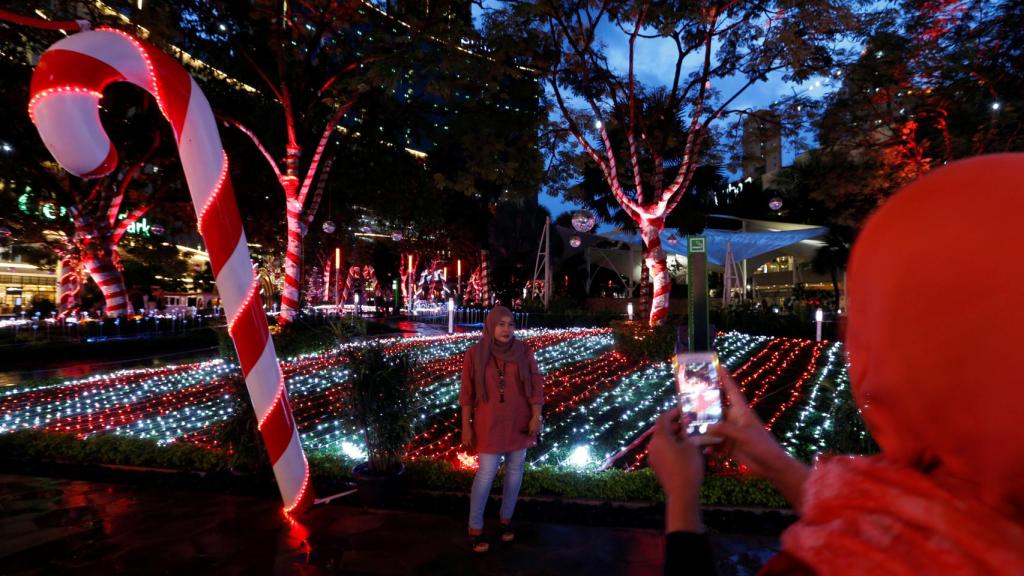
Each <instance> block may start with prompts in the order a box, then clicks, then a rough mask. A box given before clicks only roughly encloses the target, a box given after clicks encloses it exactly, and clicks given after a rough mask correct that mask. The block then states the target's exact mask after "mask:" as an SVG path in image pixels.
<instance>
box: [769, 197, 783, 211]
mask: <svg viewBox="0 0 1024 576" xmlns="http://www.w3.org/2000/svg"><path fill="white" fill-rule="evenodd" d="M768 207H769V208H771V209H772V211H775V212H778V211H779V210H780V209H781V208H782V198H779V197H778V196H775V197H774V198H772V199H771V200H769V201H768Z"/></svg>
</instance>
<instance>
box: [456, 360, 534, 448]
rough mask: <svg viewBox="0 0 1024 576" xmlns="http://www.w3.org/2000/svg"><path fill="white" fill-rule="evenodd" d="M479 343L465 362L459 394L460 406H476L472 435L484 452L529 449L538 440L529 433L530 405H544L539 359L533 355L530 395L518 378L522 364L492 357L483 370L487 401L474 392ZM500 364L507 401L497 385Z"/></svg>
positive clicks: (477, 445)
mask: <svg viewBox="0 0 1024 576" xmlns="http://www.w3.org/2000/svg"><path fill="white" fill-rule="evenodd" d="M476 348H477V346H476V345H474V346H472V347H471V348H470V349H469V350H468V351H467V352H466V356H465V359H464V361H463V364H462V389H461V391H460V393H459V405H460V406H470V407H472V408H473V436H474V438H475V440H476V446H475V447H476V450H477V452H483V453H485V454H502V453H505V452H513V451H516V450H522V449H523V448H530V447H532V446H534V445H536V443H537V438H536V437H535V436H530V435H529V433H528V431H527V430H528V428H529V426H530V417H531V416H532V411H531V408H530V406H531V405H536V406H540V405H543V404H544V376H542V375H541V373H540V370H539V369H538V368H537V361H536V360H535V359H534V357H533V351H532V350H530V351H529V355H530V362H529V364H530V382H531V384H532V387H533V394H532V395H531V396H530V397H529V398H527V396H526V391H525V389H524V386H523V382H522V380H521V379H520V378H519V367H518V366H517V365H516V363H515V362H502V361H501V360H499V359H498V358H496V357H494V356H492V357H491V358H490V359H489V360H488V362H487V367H486V368H485V369H484V381H485V386H486V387H487V401H486V402H485V401H483V399H482V398H481V399H480V400H479V401H477V400H478V399H477V398H476V397H475V394H474V391H473V375H474V374H476V356H477V350H476ZM498 366H502V370H503V371H504V372H505V401H504V402H501V395H500V393H499V387H498V381H499V378H498Z"/></svg>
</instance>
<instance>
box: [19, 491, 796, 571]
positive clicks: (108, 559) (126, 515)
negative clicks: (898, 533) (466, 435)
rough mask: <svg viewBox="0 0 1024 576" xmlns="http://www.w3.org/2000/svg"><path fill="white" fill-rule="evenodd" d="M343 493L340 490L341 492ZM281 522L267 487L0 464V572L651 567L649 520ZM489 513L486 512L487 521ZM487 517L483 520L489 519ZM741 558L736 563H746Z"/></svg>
mask: <svg viewBox="0 0 1024 576" xmlns="http://www.w3.org/2000/svg"><path fill="white" fill-rule="evenodd" d="M349 498H351V497H349ZM342 501H343V500H338V501H335V503H332V504H328V505H321V506H317V507H315V508H313V510H311V511H310V512H309V513H307V514H306V515H304V516H303V517H302V520H301V522H297V523H293V524H290V523H288V522H287V521H285V519H284V517H283V515H282V514H281V511H280V503H279V502H277V501H276V500H273V499H269V498H258V497H247V496H232V495H224V494H211V493H208V492H193V491H184V490H168V489H162V488H155V487H136V486H128V485H122V484H106V483H99V482H84V481H77V480H61V479H53V478H39V477H31V476H19V475H10V474H3V475H0V573H2V574H19V575H44V574H47V575H48V574H62V573H74V574H189V575H190V576H191V575H194V574H214V573H215V574H303V575H318V574H356V575H371V574H374V575H375V574H439V575H447V574H452V575H455V574H484V575H490V574H509V575H534V574H536V575H546V574H551V575H556V574H557V575H566V574H568V575H582V574H601V575H614V574H629V575H638V574H660V573H661V570H662V567H661V558H662V535H661V533H660V531H658V530H649V529H622V528H604V527H593V526H575V525H567V524H556V523H539V522H522V523H519V524H517V527H518V528H517V536H518V537H517V540H516V542H515V543H514V544H510V545H506V544H502V543H500V542H493V541H492V550H491V552H489V553H487V554H482V555H481V554H474V553H472V552H471V551H470V549H469V546H468V540H467V537H466V536H465V520H464V519H462V518H461V516H459V515H456V514H452V515H443V516H442V515H433V514H423V513H417V512H397V511H383V510H369V509H364V508H360V507H356V506H352V505H340V504H338V502H342ZM489 522H491V521H489ZM489 529H490V530H492V532H493V530H495V529H496V528H495V527H494V526H489ZM712 543H713V547H714V548H715V551H716V559H717V560H718V563H719V566H720V573H721V574H753V573H754V571H755V570H756V565H757V564H759V563H760V562H762V561H764V559H766V557H767V556H768V555H770V554H771V553H772V551H773V550H774V549H775V547H776V546H777V541H776V540H775V539H773V538H770V537H753V536H734V535H717V534H716V535H713V537H712ZM748 564H752V566H749V567H747V566H746V565H748Z"/></svg>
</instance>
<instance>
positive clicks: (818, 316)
mask: <svg viewBox="0 0 1024 576" xmlns="http://www.w3.org/2000/svg"><path fill="white" fill-rule="evenodd" d="M824 319H825V313H824V312H823V311H822V310H821V308H818V310H817V312H815V313H814V323H815V324H817V325H818V327H817V330H816V331H815V336H814V339H815V341H816V342H821V321H822V320H824Z"/></svg>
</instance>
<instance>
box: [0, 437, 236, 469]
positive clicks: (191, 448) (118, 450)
mask: <svg viewBox="0 0 1024 576" xmlns="http://www.w3.org/2000/svg"><path fill="white" fill-rule="evenodd" d="M0 454H3V455H4V457H5V458H10V459H17V460H31V461H45V460H49V461H57V462H67V463H73V464H114V465H121V466H145V467H153V468H172V469H176V470H192V471H203V472H211V471H215V470H225V469H226V468H227V459H226V458H224V454H223V453H222V452H220V451H216V450H210V449H206V448H200V447H199V446H196V445H194V444H188V443H175V444H170V445H167V446H160V445H158V444H157V443H156V441H155V440H143V439H139V438H129V437H124V436H114V435H112V434H108V435H103V436H94V437H91V438H87V439H84V440H83V439H80V438H78V437H77V436H75V435H74V434H62V433H54V432H40V431H37V430H20V431H18V432H12V433H10V434H3V435H0Z"/></svg>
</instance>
